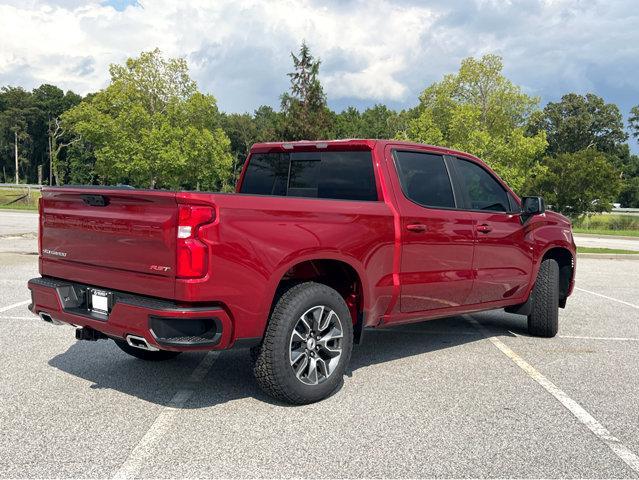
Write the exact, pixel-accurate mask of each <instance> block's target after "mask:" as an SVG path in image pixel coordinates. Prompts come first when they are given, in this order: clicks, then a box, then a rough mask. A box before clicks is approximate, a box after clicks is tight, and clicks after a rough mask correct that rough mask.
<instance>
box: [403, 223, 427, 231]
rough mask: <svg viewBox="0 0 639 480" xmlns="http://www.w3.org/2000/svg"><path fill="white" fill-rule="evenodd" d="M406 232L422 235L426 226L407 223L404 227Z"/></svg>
mask: <svg viewBox="0 0 639 480" xmlns="http://www.w3.org/2000/svg"><path fill="white" fill-rule="evenodd" d="M406 230H410V231H411V232H416V233H422V232H425V231H426V225H424V224H422V223H409V224H408V225H406Z"/></svg>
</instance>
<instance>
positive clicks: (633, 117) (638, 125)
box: [628, 105, 639, 140]
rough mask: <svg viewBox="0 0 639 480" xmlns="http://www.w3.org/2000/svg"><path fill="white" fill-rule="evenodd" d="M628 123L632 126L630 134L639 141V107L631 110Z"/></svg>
mask: <svg viewBox="0 0 639 480" xmlns="http://www.w3.org/2000/svg"><path fill="white" fill-rule="evenodd" d="M628 123H629V124H630V132H631V133H632V136H633V137H635V139H637V140H639V105H636V106H634V107H632V108H631V109H630V117H628Z"/></svg>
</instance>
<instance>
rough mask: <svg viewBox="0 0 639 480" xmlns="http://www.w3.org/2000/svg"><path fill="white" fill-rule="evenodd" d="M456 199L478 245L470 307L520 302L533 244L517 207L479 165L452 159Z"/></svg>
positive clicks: (469, 300) (508, 195) (511, 197)
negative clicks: (462, 205) (474, 304)
mask: <svg viewBox="0 0 639 480" xmlns="http://www.w3.org/2000/svg"><path fill="white" fill-rule="evenodd" d="M448 165H449V166H450V168H451V170H453V172H454V179H455V182H454V183H455V186H456V193H457V196H458V197H461V198H460V200H461V201H462V202H463V203H464V205H465V207H464V208H466V209H467V210H468V214H469V216H470V218H471V220H472V225H473V229H474V235H475V239H476V246H475V257H474V261H473V270H474V275H475V281H474V284H473V289H472V293H471V295H470V297H469V299H468V303H485V302H493V301H500V300H505V299H508V298H517V297H519V296H520V295H522V294H523V291H524V290H525V289H526V287H527V285H528V282H529V281H530V275H531V271H532V264H533V258H532V252H533V245H532V238H531V235H530V234H529V233H528V232H527V231H526V229H525V227H524V226H523V225H522V223H521V218H520V213H519V205H518V204H517V202H516V200H515V198H514V197H513V196H512V194H510V192H508V191H507V190H506V189H505V188H504V187H503V185H502V184H501V183H500V182H499V181H498V180H497V179H496V178H495V177H494V176H493V174H492V173H490V172H489V171H488V170H486V169H485V168H484V167H483V166H482V165H480V164H479V163H476V162H473V161H471V160H467V159H462V158H449V161H448Z"/></svg>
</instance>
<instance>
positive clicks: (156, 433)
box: [113, 351, 220, 479]
mask: <svg viewBox="0 0 639 480" xmlns="http://www.w3.org/2000/svg"><path fill="white" fill-rule="evenodd" d="M219 355H220V352H215V351H210V352H208V353H207V354H206V355H205V356H204V358H203V359H202V361H201V362H200V363H199V364H198V366H197V367H195V370H193V372H192V373H191V375H190V376H189V378H188V379H187V383H190V384H196V383H200V382H201V381H202V380H203V379H204V377H205V376H206V374H207V373H208V371H209V370H210V369H211V367H212V366H213V364H214V363H215V360H217V357H218V356H219ZM194 392H195V389H194V388H193V387H190V388H188V387H187V388H182V389H180V390H178V391H177V392H176V393H175V395H173V398H171V400H170V402H169V404H168V405H167V406H165V407H164V408H163V409H162V411H161V412H160V414H159V415H158V416H157V417H156V419H155V421H154V422H153V423H152V424H151V426H150V427H149V429H148V430H147V432H146V433H145V434H144V436H143V437H142V438H141V439H140V441H139V442H138V444H137V445H136V446H135V447H134V448H133V450H132V451H131V453H130V454H129V456H128V457H127V459H126V460H125V461H124V463H123V464H122V465H120V468H119V469H118V470H117V472H115V474H114V475H113V478H114V479H128V478H135V477H136V476H137V475H138V474H139V473H140V470H141V469H142V467H144V465H146V464H148V463H150V462H151V458H150V456H151V455H152V453H153V452H152V449H153V447H154V446H155V445H157V444H158V443H159V442H160V440H161V439H162V437H163V436H164V435H165V434H166V433H167V432H168V431H169V429H170V428H171V427H172V425H173V420H174V418H175V416H176V415H177V413H178V412H179V411H180V410H181V409H182V408H183V407H184V405H186V402H188V401H189V399H190V398H191V396H192V395H193V393H194Z"/></svg>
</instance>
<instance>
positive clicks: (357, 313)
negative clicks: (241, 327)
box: [262, 253, 371, 343]
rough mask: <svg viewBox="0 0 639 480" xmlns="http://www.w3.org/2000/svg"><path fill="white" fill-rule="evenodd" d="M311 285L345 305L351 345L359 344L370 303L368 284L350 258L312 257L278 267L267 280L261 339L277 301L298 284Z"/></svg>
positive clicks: (360, 267) (353, 260)
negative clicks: (326, 290)
mask: <svg viewBox="0 0 639 480" xmlns="http://www.w3.org/2000/svg"><path fill="white" fill-rule="evenodd" d="M304 281H313V282H317V283H322V284H324V285H327V286H329V287H331V288H333V289H334V290H336V291H337V292H338V293H339V294H340V295H341V296H342V298H343V299H344V301H345V302H346V305H347V306H348V308H349V310H350V312H351V317H352V320H353V334H354V341H355V343H361V339H362V330H363V322H364V312H365V311H366V309H367V303H366V302H368V301H369V300H370V298H371V297H370V292H369V291H368V283H367V278H366V274H365V271H364V268H363V266H362V265H361V264H360V263H359V262H358V261H357V260H355V259H353V258H347V257H343V256H341V255H335V254H334V253H333V254H316V255H312V256H306V257H298V258H297V259H296V260H295V261H291V262H288V263H286V264H284V265H282V266H281V267H279V268H278V269H277V271H276V273H274V274H273V275H272V276H271V282H270V284H269V289H268V290H269V294H268V296H267V299H268V302H267V303H268V305H267V306H265V308H264V310H263V311H264V312H265V322H264V328H263V332H262V335H263V334H264V331H266V328H267V326H268V321H269V317H270V315H271V313H272V311H273V308H274V307H275V304H276V303H277V300H278V299H279V297H280V296H281V295H282V294H283V293H284V292H285V291H286V290H287V289H288V288H289V285H290V286H292V285H295V284H297V283H299V282H304Z"/></svg>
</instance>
